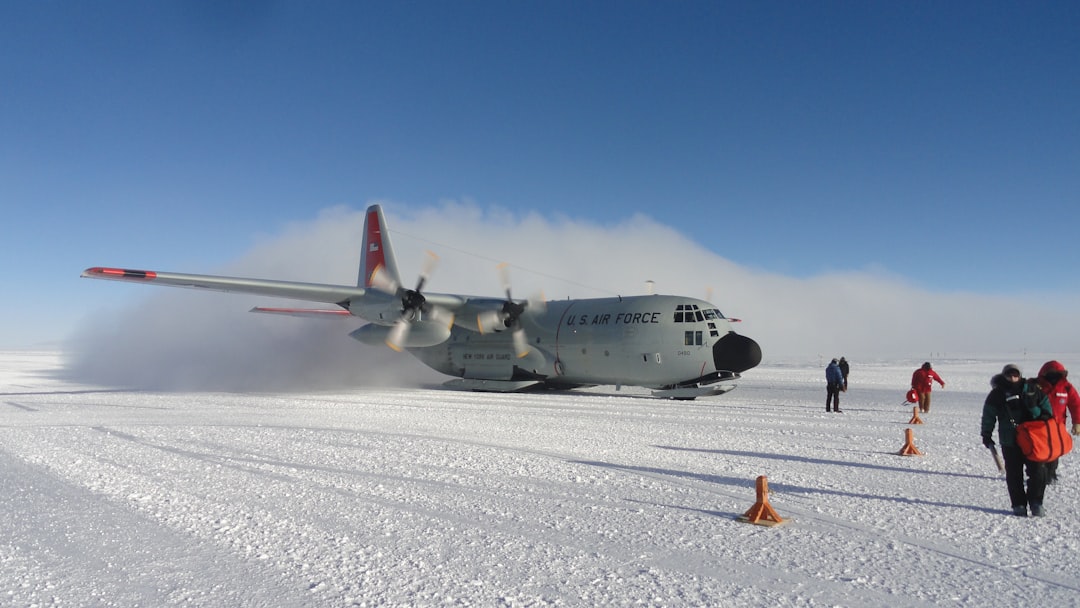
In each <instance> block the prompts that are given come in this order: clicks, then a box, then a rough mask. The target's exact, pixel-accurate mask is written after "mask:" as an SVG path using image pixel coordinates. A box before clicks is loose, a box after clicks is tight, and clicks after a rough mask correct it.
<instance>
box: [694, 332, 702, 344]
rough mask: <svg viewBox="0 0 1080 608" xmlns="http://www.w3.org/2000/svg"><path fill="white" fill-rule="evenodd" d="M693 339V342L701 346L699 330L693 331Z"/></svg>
mask: <svg viewBox="0 0 1080 608" xmlns="http://www.w3.org/2000/svg"><path fill="white" fill-rule="evenodd" d="M694 341H695V344H697V345H698V346H701V332H700V331H696V332H694Z"/></svg>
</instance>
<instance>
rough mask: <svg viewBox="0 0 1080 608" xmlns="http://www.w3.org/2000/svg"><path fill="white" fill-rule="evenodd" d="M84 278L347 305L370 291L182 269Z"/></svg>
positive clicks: (89, 273)
mask: <svg viewBox="0 0 1080 608" xmlns="http://www.w3.org/2000/svg"><path fill="white" fill-rule="evenodd" d="M81 276H82V277H83V278H88V279H106V280H110V281H124V282H128V283H145V284H153V285H168V286H171V287H191V288H195V289H209V290H212V291H228V292H234V293H250V294H256V295H261V296H273V297H278V298H290V299H293V300H305V301H308V302H323V303H326V304H339V305H343V304H345V303H348V302H349V300H351V299H353V298H362V297H363V296H364V295H365V294H366V293H367V292H368V290H367V289H365V288H363V287H350V286H348V285H323V284H318V283H299V282H293V281H274V280H269V279H247V278H240V277H223V276H215V275H207V274H183V273H178V272H155V271H152V270H130V269H126V268H103V267H100V266H97V267H94V268H87V269H86V270H84V271H83V273H82V275H81Z"/></svg>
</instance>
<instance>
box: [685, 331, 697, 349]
mask: <svg viewBox="0 0 1080 608" xmlns="http://www.w3.org/2000/svg"><path fill="white" fill-rule="evenodd" d="M683 345H684V346H693V345H694V332H692V331H688V332H686V333H685V334H683Z"/></svg>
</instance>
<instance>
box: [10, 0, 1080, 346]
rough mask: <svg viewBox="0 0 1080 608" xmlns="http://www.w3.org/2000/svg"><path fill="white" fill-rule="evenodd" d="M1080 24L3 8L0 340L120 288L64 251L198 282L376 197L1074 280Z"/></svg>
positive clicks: (1052, 6) (1058, 9)
mask: <svg viewBox="0 0 1080 608" xmlns="http://www.w3.org/2000/svg"><path fill="white" fill-rule="evenodd" d="M1078 31H1080V4H1078V3H1073V2H1058V3H1020V2H1016V3H1012V2H1007V3H1003V2H865V1H859V2H819V3H806V2H738V3H727V2H676V3H672V2H636V1H619V2H588V3H581V2H398V3H365V2H318V3H307V2H263V3H248V2H210V1H196V2H108V1H103V2H2V3H0V83H2V85H0V201H2V204H3V208H4V210H5V219H4V221H3V222H2V223H0V226H2V227H0V235H2V239H0V253H2V259H3V264H4V267H5V268H4V271H5V274H6V276H7V281H6V283H7V285H8V287H7V288H5V290H4V292H5V294H7V297H5V298H3V304H2V306H3V308H2V309H0V313H2V314H0V317H2V320H0V324H3V325H0V327H5V326H6V329H4V331H3V332H0V333H3V334H4V335H5V338H4V339H2V340H0V346H2V345H4V344H26V343H32V342H35V341H38V340H51V339H54V338H56V337H57V334H62V333H63V332H64V331H66V329H67V328H69V327H70V325H71V324H72V323H73V322H74V320H75V319H76V318H77V317H78V316H79V315H80V314H81V313H83V312H85V311H87V310H90V309H94V308H97V307H101V306H109V305H113V304H116V303H117V302H119V301H121V299H122V298H128V297H130V296H131V295H132V293H134V292H131V291H128V290H126V289H125V288H120V287H118V286H115V285H111V284H104V286H102V285H99V284H96V283H91V282H89V281H80V280H79V279H78V278H77V277H78V274H79V272H80V271H81V270H82V269H83V268H85V267H87V266H91V265H126V266H135V267H145V268H153V269H158V270H175V271H192V272H214V271H217V270H219V269H220V268H221V267H223V266H225V265H227V264H228V263H229V262H230V261H232V260H235V259H237V258H238V257H241V256H243V255H245V253H247V252H248V251H250V250H251V249H252V248H253V247H254V246H257V245H258V244H259V243H262V242H265V241H266V240H268V239H273V238H274V237H275V235H279V234H281V233H282V231H283V230H286V228H287V227H288V226H289V225H291V224H292V223H295V222H303V221H307V220H311V219H313V218H315V217H317V216H318V214H319V213H320V211H322V210H324V209H327V208H331V207H334V206H340V205H344V206H348V207H351V208H354V209H361V208H363V207H364V206H365V205H366V204H368V203H369V202H371V201H392V202H393V204H395V205H397V206H398V208H399V209H402V210H407V209H415V208H427V207H432V206H439V205H443V204H444V203H445V201H467V202H471V203H472V204H475V205H477V206H478V207H480V208H481V209H500V210H504V211H506V212H509V213H511V214H518V215H519V216H524V215H526V214H533V213H535V214H539V215H540V216H542V217H544V218H549V219H552V220H559V219H566V220H568V221H572V222H580V223H582V224H583V225H590V226H597V227H601V228H603V227H610V226H617V225H620V224H621V223H622V222H625V221H627V220H628V218H632V217H634V216H635V214H645V215H647V216H649V217H650V218H652V219H653V220H655V221H656V222H657V223H659V224H661V225H665V226H670V227H671V228H672V229H674V230H675V231H677V232H678V233H680V234H682V235H683V236H684V237H685V238H686V239H687V240H688V241H692V242H694V243H697V244H699V245H701V246H703V247H704V248H706V249H708V250H710V251H712V252H714V253H715V254H717V255H719V256H722V257H723V258H726V259H728V260H730V261H732V262H734V263H735V264H738V265H741V266H744V267H746V268H747V269H750V270H752V271H756V272H760V273H763V274H767V275H782V276H785V277H790V278H794V279H811V278H814V277H819V276H823V275H830V274H834V273H847V272H859V273H871V274H874V275H879V276H884V277H891V278H895V279H896V280H899V281H903V282H906V283H909V284H911V285H913V286H915V287H917V288H919V289H923V290H927V291H930V292H944V293H957V292H959V293H963V294H973V295H976V296H978V295H980V294H986V295H992V296H1000V295H1003V294H1005V295H1010V294H1020V295H1028V296H1034V297H1037V298H1041V299H1045V300H1050V301H1053V300H1055V299H1061V298H1063V297H1067V298H1075V296H1077V295H1078V294H1080V286H1078V285H1080V281H1078V279H1080V270H1078V269H1077V268H1078V267H1077V265H1076V260H1077V259H1078V257H1080V256H1078V255H1077V254H1078V247H1077V245H1076V235H1077V226H1078V225H1080V224H1078V220H1080V200H1078V199H1080V195H1078V193H1080V170H1078V169H1080V112H1078V111H1077V110H1076V104H1077V100H1078V99H1080V70H1077V68H1076V58H1077V57H1080V36H1078V35H1077V34H1076V33H1077V32H1078ZM493 225H494V226H495V227H494V228H493V229H497V223H495V224H493ZM551 246H558V245H557V244H552V245H551ZM399 248H400V246H399ZM478 249H481V250H482V249H483V246H482V244H481V245H478ZM611 263H618V262H617V261H613V262H611ZM445 288H446V289H445V290H448V291H449V290H453V289H452V288H453V286H449V285H448V286H445Z"/></svg>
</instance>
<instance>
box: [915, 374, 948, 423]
mask: <svg viewBox="0 0 1080 608" xmlns="http://www.w3.org/2000/svg"><path fill="white" fill-rule="evenodd" d="M934 382H937V383H938V384H940V385H941V388H945V381H944V380H942V379H941V376H939V375H937V372H935V371H934V368H933V367H931V366H930V362H929V361H927V362H926V363H923V364H922V367H920V368H919V369H917V370H915V373H914V374H911V388H913V389H915V392H916V393H918V395H919V411H920V412H923V413H924V414H925V413H929V412H930V391H931V390H932V389H933V388H934Z"/></svg>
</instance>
